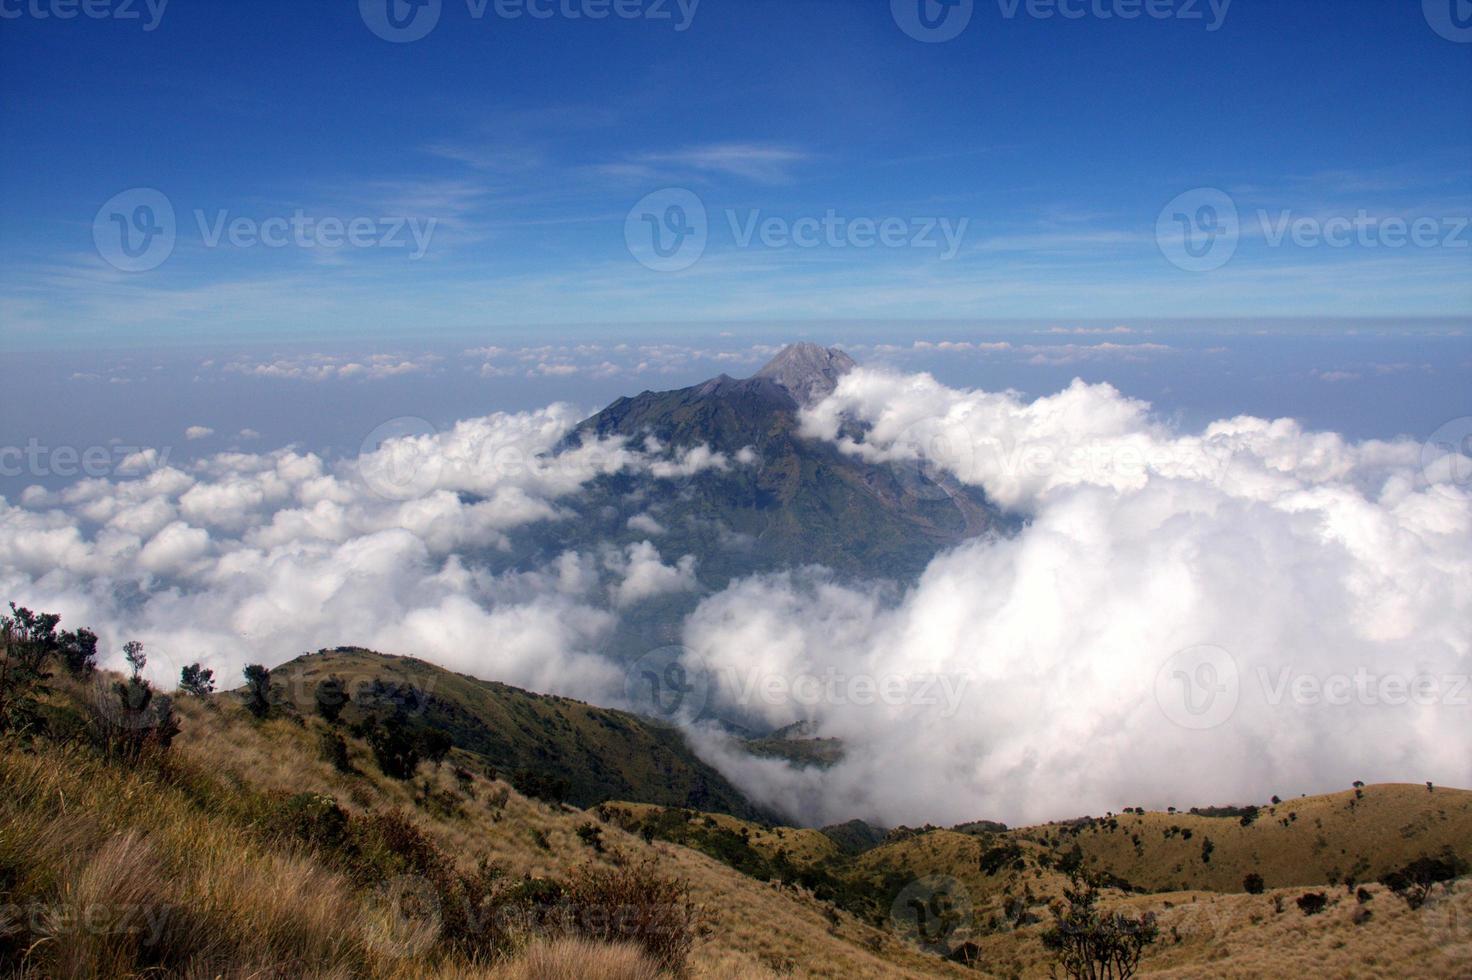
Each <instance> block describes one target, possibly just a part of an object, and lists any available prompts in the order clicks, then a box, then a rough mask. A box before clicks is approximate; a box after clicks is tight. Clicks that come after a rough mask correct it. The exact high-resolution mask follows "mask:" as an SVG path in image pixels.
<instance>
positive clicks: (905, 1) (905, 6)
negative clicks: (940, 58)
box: [889, 0, 975, 44]
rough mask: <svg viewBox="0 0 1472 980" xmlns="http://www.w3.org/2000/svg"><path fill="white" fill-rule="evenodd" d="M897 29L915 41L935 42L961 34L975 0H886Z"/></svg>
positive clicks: (972, 11) (951, 38) (969, 19)
mask: <svg viewBox="0 0 1472 980" xmlns="http://www.w3.org/2000/svg"><path fill="white" fill-rule="evenodd" d="M889 12H890V14H891V15H892V16H893V17H894V22H895V23H896V24H897V25H899V29H900V30H902V31H904V32H905V33H906V34H908V35H909V36H910V37H912V38H914V39H915V40H917V41H923V42H924V43H926V44H939V43H941V42H942V41H950V40H954V39H955V38H957V37H960V36H961V32H962V31H964V30H966V27H967V25H969V24H970V23H971V15H972V14H973V13H974V12H975V0H890V2H889Z"/></svg>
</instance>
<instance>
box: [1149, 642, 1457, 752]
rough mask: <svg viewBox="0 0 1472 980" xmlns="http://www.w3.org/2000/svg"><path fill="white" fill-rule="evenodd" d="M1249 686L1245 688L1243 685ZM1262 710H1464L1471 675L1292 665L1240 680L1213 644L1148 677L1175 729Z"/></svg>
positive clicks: (1257, 670)
mask: <svg viewBox="0 0 1472 980" xmlns="http://www.w3.org/2000/svg"><path fill="white" fill-rule="evenodd" d="M1249 681H1250V682H1251V683H1248V682H1249ZM1244 700H1246V701H1249V702H1251V703H1260V704H1261V705H1263V706H1265V707H1268V708H1279V707H1282V706H1284V705H1292V706H1294V707H1296V708H1309V709H1317V708H1340V707H1347V706H1350V705H1359V706H1363V707H1371V706H1385V707H1403V706H1406V705H1412V706H1417V707H1437V706H1440V707H1447V708H1466V707H1469V706H1472V677H1469V676H1468V675H1467V674H1465V673H1456V672H1450V673H1431V672H1428V671H1418V672H1415V673H1406V672H1402V671H1394V670H1390V671H1380V670H1372V669H1371V668H1369V667H1367V666H1364V665H1359V666H1356V667H1354V668H1353V669H1352V670H1338V671H1322V670H1304V669H1299V668H1298V667H1296V666H1294V665H1292V664H1276V665H1266V664H1259V665H1257V666H1256V667H1254V668H1253V670H1252V672H1251V673H1249V674H1247V675H1246V676H1245V677H1244V676H1243V675H1242V673H1241V671H1240V670H1239V669H1238V666H1237V661H1236V659H1235V658H1233V656H1232V655H1231V654H1230V653H1228V652H1227V651H1226V650H1224V649H1222V648H1221V647H1218V646H1210V645H1205V646H1194V647H1189V648H1187V649H1185V650H1180V651H1177V652H1176V653H1174V654H1172V655H1171V656H1170V658H1169V659H1167V660H1166V662H1165V663H1164V664H1162V665H1161V667H1160V670H1159V671H1158V672H1157V673H1156V676H1155V701H1156V703H1157V704H1158V705H1159V706H1160V710H1161V711H1162V712H1163V713H1164V714H1165V716H1166V717H1167V718H1169V719H1170V720H1171V721H1173V722H1175V723H1176V724H1178V725H1180V726H1181V727H1182V728H1191V729H1196V730H1198V731H1199V730H1205V729H1208V728H1216V727H1217V726H1219V725H1222V724H1225V723H1226V722H1227V721H1228V720H1229V719H1230V718H1231V717H1232V714H1233V713H1234V712H1235V711H1236V710H1237V708H1238V707H1239V706H1240V704H1241V703H1242V702H1243V701H1244Z"/></svg>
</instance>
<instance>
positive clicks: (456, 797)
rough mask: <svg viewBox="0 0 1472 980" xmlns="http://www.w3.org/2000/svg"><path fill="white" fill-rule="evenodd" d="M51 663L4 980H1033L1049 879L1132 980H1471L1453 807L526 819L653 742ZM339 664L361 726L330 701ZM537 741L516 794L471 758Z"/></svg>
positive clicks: (287, 672)
mask: <svg viewBox="0 0 1472 980" xmlns="http://www.w3.org/2000/svg"><path fill="white" fill-rule="evenodd" d="M63 649H69V648H65V647H64V648H63ZM47 673H49V674H50V677H49V679H47V680H45V681H44V683H42V684H41V685H40V686H32V687H31V688H30V689H29V693H27V691H26V689H24V688H20V689H17V688H15V687H14V686H12V687H10V688H7V697H8V698H9V700H7V701H5V703H4V704H3V705H0V707H4V708H5V711H6V714H5V717H6V718H8V719H11V722H10V725H11V727H10V730H9V731H8V732H6V733H4V734H0V785H4V786H5V788H6V793H5V794H0V909H3V910H4V912H5V918H4V921H3V923H0V925H3V928H0V970H5V971H7V972H10V973H12V974H14V975H18V976H22V977H43V976H44V977H52V976H62V977H90V976H108V977H111V976H119V977H121V976H132V975H137V974H138V973H139V972H142V971H147V972H149V974H150V975H158V976H179V977H195V976H199V977H204V976H231V977H233V976H297V975H304V974H307V975H317V976H342V977H346V976H373V977H409V976H414V977H419V976H442V977H475V976H509V977H522V978H526V980H533V978H553V977H567V976H579V977H586V978H588V980H608V978H628V980H636V978H638V980H645V978H653V977H655V976H659V975H672V976H674V975H681V974H683V975H688V976H694V977H712V978H716V977H721V978H725V977H730V978H736V977H774V976H790V977H834V978H838V977H845V978H846V977H854V976H893V977H919V976H957V977H961V976H966V975H969V974H970V973H971V970H970V969H968V966H969V967H971V968H974V969H975V970H978V971H980V972H982V973H983V974H985V975H990V976H1009V977H1013V976H1015V977H1029V978H1030V977H1044V976H1048V975H1049V974H1050V971H1051V970H1053V969H1054V968H1055V967H1056V961H1055V959H1054V956H1053V954H1052V953H1050V952H1049V950H1048V949H1047V947H1046V946H1045V943H1044V934H1045V930H1046V929H1047V928H1048V927H1049V925H1050V923H1051V922H1052V921H1053V915H1054V912H1055V910H1057V909H1059V908H1060V907H1061V906H1060V897H1061V896H1062V894H1063V889H1064V886H1065V884H1066V882H1067V879H1066V877H1065V874H1064V872H1065V870H1066V869H1068V868H1070V867H1078V868H1083V869H1087V870H1089V871H1091V872H1092V873H1093V874H1094V876H1095V877H1096V878H1098V879H1099V880H1102V881H1104V882H1107V884H1108V887H1106V888H1105V890H1104V891H1103V893H1102V894H1103V903H1104V908H1105V909H1106V910H1108V911H1109V912H1111V913H1114V912H1125V913H1128V914H1129V915H1131V916H1139V915H1145V914H1148V915H1151V916H1154V923H1155V925H1156V926H1157V927H1158V930H1159V933H1158V939H1157V940H1156V941H1155V942H1154V943H1152V944H1150V945H1148V946H1146V947H1145V949H1144V952H1143V957H1142V959H1141V961H1140V975H1142V976H1170V977H1258V976H1267V975H1273V976H1279V975H1291V974H1298V975H1303V976H1335V977H1375V976H1385V975H1415V976H1426V977H1459V976H1466V975H1468V973H1469V971H1472V930H1469V927H1468V924H1469V923H1472V878H1468V877H1466V876H1465V871H1466V863H1465V862H1466V860H1467V858H1468V856H1472V792H1468V791H1464V790H1459V789H1451V788H1443V787H1431V788H1428V787H1426V786H1424V785H1422V786H1410V785H1381V786H1365V787H1357V788H1355V789H1352V790H1349V791H1346V792H1343V793H1336V794H1330V795H1326V796H1318V797H1300V798H1297V799H1292V800H1289V801H1286V802H1281V803H1278V804H1268V805H1267V806H1263V807H1259V808H1257V809H1255V810H1254V809H1252V808H1248V807H1234V808H1214V809H1203V810H1202V811H1201V812H1198V813H1140V812H1130V813H1125V814H1119V815H1115V814H1108V815H1105V816H1104V817H1102V818H1081V819H1079V820H1073V821H1066V822H1057V823H1051V824H1045V825H1040V826H1036V827H1020V828H1011V829H1007V828H1003V827H1001V825H998V824H991V823H987V822H985V821H978V822H975V823H972V824H967V825H964V826H962V827H959V828H953V829H937V828H922V829H918V830H915V829H907V828H899V829H896V830H892V831H889V832H888V833H887V834H885V835H884V836H883V837H882V838H880V837H879V835H878V833H877V832H876V831H875V829H874V828H870V827H867V826H864V825H852V824H850V825H844V826H841V827H835V828H827V829H825V830H811V829H800V828H788V827H781V826H776V825H773V824H771V823H766V822H762V821H760V820H747V819H742V818H740V817H738V816H732V815H728V814H715V813H705V812H701V811H699V810H696V809H693V808H687V807H684V806H679V807H670V806H662V805H659V803H658V801H634V802H618V801H608V802H603V803H600V804H597V805H593V806H591V807H588V808H579V807H576V806H572V805H568V804H566V803H560V802H556V801H554V800H549V799H545V798H537V796H536V793H533V794H532V795H529V794H528V793H527V792H522V791H521V789H519V788H518V787H519V786H525V785H530V787H531V788H532V790H535V791H538V792H539V791H541V790H542V789H544V788H545V786H546V784H547V780H549V779H554V778H557V777H559V776H560V774H562V773H564V772H566V773H569V774H571V773H573V772H575V771H576V770H578V769H585V770H586V772H587V774H586V775H584V776H580V777H579V778H580V779H581V780H583V784H584V785H586V786H596V785H602V784H601V783H600V782H599V780H615V779H617V780H623V781H624V782H626V783H630V784H637V783H638V782H639V779H642V778H644V777H645V776H647V775H648V772H646V771H645V770H643V769H641V768H640V767H639V766H638V765H637V764H635V763H634V762H632V761H630V760H629V759H628V758H626V756H628V755H632V754H635V752H636V751H637V752H638V753H644V752H651V751H657V750H658V749H659V747H660V746H661V745H662V744H663V743H661V742H660V735H659V733H658V731H657V730H654V729H645V728H641V727H640V726H642V725H644V724H645V723H643V722H639V721H638V720H637V719H633V720H629V719H628V718H627V716H622V717H617V716H618V713H616V712H614V713H609V714H611V715H614V716H616V717H614V718H612V719H609V718H603V717H601V715H600V709H595V708H592V707H590V706H587V705H581V704H580V703H579V702H571V701H567V700H566V699H561V698H544V697H541V696H538V695H534V694H530V693H528V692H524V691H516V690H515V689H511V688H504V687H502V686H500V685H485V684H482V683H481V682H476V681H472V680H470V679H468V678H459V677H458V676H457V675H449V674H445V672H443V671H438V669H437V668H433V667H431V666H430V665H427V664H422V663H420V662H418V661H413V660H404V659H401V658H384V657H379V656H378V655H375V654H371V653H368V652H366V651H359V650H348V651H333V652H327V653H323V654H314V655H310V656H307V657H303V658H299V659H298V660H296V661H293V662H292V663H291V664H290V665H288V666H287V667H286V668H283V669H281V670H278V671H276V672H274V673H273V683H272V684H271V685H270V692H271V695H272V696H271V697H270V698H268V699H266V700H265V701H264V702H259V701H255V700H253V699H252V698H251V696H250V692H249V690H248V689H247V690H241V691H231V692H223V693H216V694H206V695H193V696H191V695H185V694H183V693H182V692H181V693H179V694H177V695H176V698H175V700H174V701H173V702H172V703H171V704H170V705H168V708H167V710H166V711H165V710H164V709H163V708H162V707H160V704H159V702H157V701H155V702H154V706H153V708H149V707H148V705H147V702H146V701H145V702H144V706H143V707H142V708H139V707H136V705H135V707H133V708H124V709H121V710H120V709H119V708H118V707H117V705H118V702H117V701H116V697H117V694H118V692H120V691H127V690H130V688H129V686H128V683H127V682H125V681H123V680H122V679H120V678H118V677H116V675H107V674H103V673H97V672H92V673H88V672H85V671H80V670H79V671H76V672H75V673H74V672H72V671H69V670H66V669H62V668H61V667H59V666H58V667H56V668H55V669H53V670H50V671H48V672H47ZM330 673H335V674H336V675H337V676H338V677H341V678H343V679H344V680H350V681H366V682H367V683H368V685H369V686H368V687H367V688H362V689H360V690H366V691H373V690H376V691H377V692H378V697H379V701H378V703H377V704H376V705H375V702H374V700H373V698H372V697H365V698H363V699H362V700H361V701H358V702H357V703H350V704H349V705H347V706H341V705H339V707H340V710H336V711H334V710H330V708H323V707H321V706H319V704H318V699H317V698H316V696H315V694H316V690H317V681H318V680H320V679H321V678H322V677H325V676H328V675H329V674H330ZM441 675H443V676H441ZM374 680H379V681H386V682H388V683H384V684H379V685H377V686H376V688H375V687H374V685H373V684H372V682H373V681H374ZM17 690H20V691H21V693H22V695H23V698H22V700H24V701H27V702H30V703H29V704H28V706H27V705H21V707H22V708H23V710H20V711H19V713H16V712H17V705H18V704H21V702H19V701H17V700H16V699H15V697H14V695H15V693H16V691H17ZM349 690H354V688H353V687H352V686H351V685H349ZM411 690H412V692H413V693H410V692H411ZM385 691H389V692H391V693H390V694H388V695H387V697H388V699H389V700H390V701H392V702H394V703H396V705H397V709H396V714H402V715H404V716H405V720H404V721H403V723H402V725H401V723H399V722H389V721H385V716H384V715H383V713H382V702H383V698H384V697H385V694H384V692H385ZM155 697H161V695H155ZM158 711H164V714H163V715H160V714H158ZM324 711H325V715H324ZM150 712H152V713H150ZM166 717H172V719H173V721H172V722H171V723H165V722H163V721H161V720H160V719H162V718H166ZM22 718H23V719H25V720H24V722H23V723H22V724H20V725H19V726H18V727H16V725H15V723H14V720H15V719H22ZM441 721H445V722H447V725H448V727H447V728H446V729H444V731H446V732H451V733H453V736H452V737H451V738H450V739H448V740H445V739H436V738H434V737H432V736H433V733H435V732H438V731H441V730H440V729H438V728H435V727H434V726H435V725H437V724H439V723H440V722H441ZM636 722H637V724H636ZM511 729H516V730H517V734H516V735H515V736H514V737H513V736H512V735H511V734H510V730H511ZM386 731H387V732H389V733H390V735H392V736H393V737H389V736H387V735H385V732H386ZM493 736H495V738H493ZM140 738H141V741H140ZM401 738H402V739H407V740H408V742H405V741H402V740H400V741H396V739H401ZM497 738H499V739H500V741H497V740H496V739H497ZM450 742H454V743H455V744H450ZM460 742H463V743H464V746H462V745H461V744H459V743H460ZM409 743H412V744H413V745H415V746H418V747H419V750H420V751H419V753H418V754H412V753H411V762H410V763H409V764H408V765H407V766H406V767H405V769H404V771H401V772H397V774H392V773H391V771H390V770H391V768H393V767H397V766H400V765H402V764H403V757H402V756H403V750H404V747H405V745H406V744H409ZM436 745H437V746H438V748H435V747H434V746H436ZM129 746H132V748H131V749H130V748H129ZM529 747H539V748H540V750H541V751H542V752H544V753H546V754H545V755H541V756H535V758H536V759H539V760H540V762H539V763H536V764H535V766H534V767H528V768H534V771H535V774H536V775H537V776H538V777H539V778H538V779H535V780H532V781H531V782H530V784H528V783H527V782H526V779H525V776H524V775H520V774H518V773H515V772H510V773H508V771H507V770H506V768H504V766H497V765H494V764H492V763H491V761H490V760H491V759H492V755H491V754H487V753H485V752H483V751H482V750H483V749H487V748H489V749H491V750H493V751H494V752H501V753H506V754H505V755H503V756H502V757H503V758H514V759H521V758H523V756H521V755H520V754H519V753H523V752H528V751H532V749H531V748H529ZM664 750H665V751H669V752H671V753H672V756H671V758H675V759H679V758H681V757H680V756H678V754H677V753H675V750H673V749H669V748H668V747H667V746H665V748H664ZM564 755H565V758H564ZM527 758H532V756H528V757H527ZM600 767H606V768H607V771H606V772H605V771H603V770H602V769H600ZM655 768H656V769H657V768H658V767H655ZM649 771H653V770H649ZM672 771H673V772H675V773H676V774H677V775H679V774H681V773H685V774H687V776H682V778H689V779H692V780H693V779H694V778H695V773H696V772H697V770H696V769H694V768H693V767H692V768H690V769H681V768H679V767H676V768H675V769H674V770H672ZM650 789H651V790H652V791H654V790H657V787H650ZM1208 842H1210V846H1209V847H1208V846H1207V844H1208ZM1418 859H1434V860H1437V861H1444V862H1445V863H1446V866H1448V867H1450V866H1453V865H1455V866H1458V868H1459V870H1460V871H1461V872H1462V873H1463V874H1464V876H1463V877H1461V878H1459V879H1457V880H1454V881H1447V882H1445V883H1437V882H1439V879H1429V878H1428V879H1426V881H1427V883H1428V884H1427V891H1426V897H1425V901H1424V903H1421V904H1418V905H1413V903H1412V902H1411V901H1408V900H1406V898H1405V897H1404V896H1405V895H1413V894H1415V889H1414V887H1410V888H1408V887H1407V883H1406V882H1404V881H1403V882H1401V883H1399V884H1396V885H1395V887H1396V889H1397V890H1398V891H1399V892H1400V893H1398V892H1397V891H1393V890H1392V889H1391V888H1390V887H1388V886H1387V884H1383V883H1379V882H1378V881H1377V879H1380V878H1382V877H1383V878H1385V881H1386V882H1391V880H1392V878H1391V877H1387V873H1389V872H1398V871H1399V872H1405V871H1408V870H1409V869H1410V867H1412V866H1413V864H1414V863H1415V862H1417V861H1418ZM1249 874H1256V875H1260V876H1261V878H1262V881H1261V882H1259V883H1257V884H1252V885H1251V887H1249V885H1250V884H1251V883H1250V882H1249V881H1248V880H1246V879H1247V876H1248V875H1249ZM611 910H618V914H617V915H610V911H611ZM661 964H663V966H661ZM963 964H965V965H963Z"/></svg>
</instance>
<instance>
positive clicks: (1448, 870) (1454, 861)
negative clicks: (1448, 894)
mask: <svg viewBox="0 0 1472 980" xmlns="http://www.w3.org/2000/svg"><path fill="white" fill-rule="evenodd" d="M1466 873H1467V862H1466V861H1463V860H1461V859H1460V858H1458V857H1457V856H1456V855H1455V854H1453V853H1452V852H1451V851H1450V849H1448V850H1447V852H1446V853H1445V854H1443V855H1442V857H1439V858H1434V857H1424V856H1423V857H1418V858H1416V860H1414V861H1412V862H1411V863H1410V864H1407V865H1406V866H1405V867H1403V868H1401V869H1400V870H1399V871H1392V872H1390V873H1389V874H1387V875H1383V876H1382V877H1381V878H1380V884H1382V885H1384V886H1385V887H1386V888H1389V889H1390V890H1391V891H1393V892H1395V893H1396V894H1397V895H1399V896H1400V897H1401V898H1403V899H1405V900H1406V904H1407V905H1409V906H1410V907H1411V908H1413V909H1418V908H1420V907H1421V906H1422V905H1425V904H1426V899H1428V898H1430V897H1431V890H1432V889H1433V888H1435V887H1436V886H1437V885H1438V884H1440V883H1441V882H1444V881H1451V880H1452V879H1453V878H1457V877H1460V876H1461V875H1464V874H1466Z"/></svg>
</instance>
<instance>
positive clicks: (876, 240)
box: [726, 208, 971, 262]
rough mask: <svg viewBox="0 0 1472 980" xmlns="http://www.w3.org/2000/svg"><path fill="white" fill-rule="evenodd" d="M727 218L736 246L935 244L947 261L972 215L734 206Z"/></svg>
mask: <svg viewBox="0 0 1472 980" xmlns="http://www.w3.org/2000/svg"><path fill="white" fill-rule="evenodd" d="M726 224H727V225H728V226H729V227H730V229H731V238H732V240H733V241H734V242H735V243H736V247H737V248H751V247H752V245H754V244H755V245H760V246H762V247H763V248H770V249H787V248H799V249H814V248H831V249H840V248H854V249H870V248H916V249H936V250H937V251H939V252H940V254H939V256H938V258H939V259H940V260H941V261H942V262H948V261H950V260H951V259H954V258H955V257H956V255H957V254H958V253H959V252H960V251H961V241H962V239H963V238H965V237H966V229H967V227H968V226H969V225H970V224H971V219H970V218H959V219H955V220H952V219H951V218H941V217H904V218H902V217H899V216H898V215H890V216H888V217H883V218H871V217H864V216H860V217H849V216H847V215H842V214H839V213H838V211H836V210H835V209H833V208H829V209H828V210H827V211H825V212H824V213H823V216H822V217H818V216H816V215H808V216H806V217H800V218H785V217H782V216H780V215H767V216H765V217H763V215H762V212H761V210H760V209H757V208H753V209H751V210H750V211H748V212H747V213H746V214H741V213H739V212H738V211H736V210H735V209H729V210H727V211H726Z"/></svg>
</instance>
